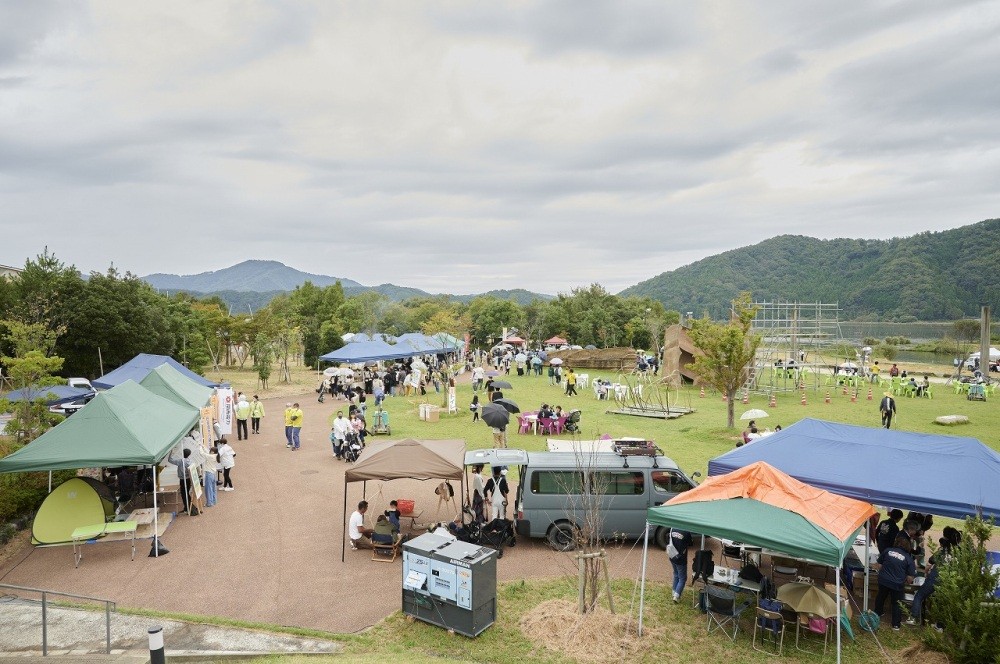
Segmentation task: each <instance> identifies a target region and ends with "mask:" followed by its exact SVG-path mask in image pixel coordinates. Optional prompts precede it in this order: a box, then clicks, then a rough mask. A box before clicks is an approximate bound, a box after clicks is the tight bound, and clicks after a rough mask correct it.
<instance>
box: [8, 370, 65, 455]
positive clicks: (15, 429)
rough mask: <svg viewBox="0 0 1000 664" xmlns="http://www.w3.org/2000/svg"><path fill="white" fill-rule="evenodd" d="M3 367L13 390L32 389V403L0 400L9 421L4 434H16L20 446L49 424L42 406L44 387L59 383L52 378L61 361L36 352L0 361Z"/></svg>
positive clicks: (46, 413)
mask: <svg viewBox="0 0 1000 664" xmlns="http://www.w3.org/2000/svg"><path fill="white" fill-rule="evenodd" d="M0 360H2V361H3V363H4V364H5V365H6V366H7V372H8V374H9V376H10V381H11V383H12V385H13V386H14V388H15V389H18V390H23V389H27V388H36V389H37V395H36V398H34V399H24V400H22V401H17V402H15V403H11V402H9V401H7V400H6V399H3V400H0V410H3V411H10V412H12V413H13V417H12V418H11V420H10V421H9V422H8V423H7V427H6V432H7V433H11V434H16V435H17V436H18V438H20V439H21V441H22V442H28V441H31V440H34V439H35V438H37V437H38V436H40V435H41V434H42V433H44V432H45V431H46V430H47V429H48V428H49V427H50V426H52V420H51V417H50V414H49V411H48V408H47V407H46V405H45V394H46V392H45V389H44V388H45V387H46V386H49V385H55V384H57V383H58V382H59V380H58V379H56V378H53V374H54V373H56V372H57V371H59V369H61V368H62V365H63V359H62V358H61V357H46V356H45V354H44V353H42V352H41V351H39V350H29V351H27V352H26V353H24V355H22V356H21V357H9V356H3V357H0Z"/></svg>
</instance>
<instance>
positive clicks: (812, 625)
mask: <svg viewBox="0 0 1000 664" xmlns="http://www.w3.org/2000/svg"><path fill="white" fill-rule="evenodd" d="M832 624H833V618H820V617H819V616H816V615H813V614H811V613H800V614H799V619H798V622H796V623H795V649H796V650H800V651H802V652H808V653H812V652H813V651H812V650H806V649H805V648H802V647H800V646H799V637H800V636H801V634H802V633H803V632H805V633H806V634H809V633H812V634H818V635H820V636H822V637H823V655H824V656H825V655H826V649H827V646H828V645H829V644H830V632H831V631H833V630H831V629H830V626H831V625H832Z"/></svg>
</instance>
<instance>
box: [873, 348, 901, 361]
mask: <svg viewBox="0 0 1000 664" xmlns="http://www.w3.org/2000/svg"><path fill="white" fill-rule="evenodd" d="M875 354H876V355H877V356H879V357H884V358H885V359H887V360H889V361H890V362H891V361H892V360H895V359H896V347H895V346H892V345H890V344H879V345H878V347H877V348H876V349H875Z"/></svg>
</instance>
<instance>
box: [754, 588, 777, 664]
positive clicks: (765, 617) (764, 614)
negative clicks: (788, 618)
mask: <svg viewBox="0 0 1000 664" xmlns="http://www.w3.org/2000/svg"><path fill="white" fill-rule="evenodd" d="M780 606H781V602H779V601H777V600H768V599H762V600H761V601H760V605H759V606H758V607H757V619H756V620H754V623H753V641H752V642H751V644H750V646H751V647H752V648H753V649H754V650H757V651H759V652H762V653H764V654H766V655H775V656H778V657H780V656H781V651H782V649H783V648H784V647H785V620H784V616H782V615H781V609H780V608H779V607H780ZM767 607H771V608H767ZM758 632H759V633H760V636H761V638H760V642H761V646H763V645H764V643H765V642H766V641H767V640H768V634H770V635H771V637H772V638H771V641H773V642H774V645H775V646H776V647H777V650H776V651H775V652H771V651H770V650H767V649H766V648H763V647H757V634H758Z"/></svg>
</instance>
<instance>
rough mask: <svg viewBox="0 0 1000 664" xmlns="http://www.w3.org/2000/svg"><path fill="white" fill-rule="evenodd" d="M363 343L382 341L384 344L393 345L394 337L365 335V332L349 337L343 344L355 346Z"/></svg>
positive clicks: (379, 334) (389, 335)
mask: <svg viewBox="0 0 1000 664" xmlns="http://www.w3.org/2000/svg"><path fill="white" fill-rule="evenodd" d="M345 336H346V335H345ZM365 341H384V342H386V343H395V341H396V337H394V336H392V335H391V334H381V333H375V334H367V333H365V332H358V333H357V334H352V335H350V338H347V339H345V340H344V343H349V344H356V343H361V342H365Z"/></svg>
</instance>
